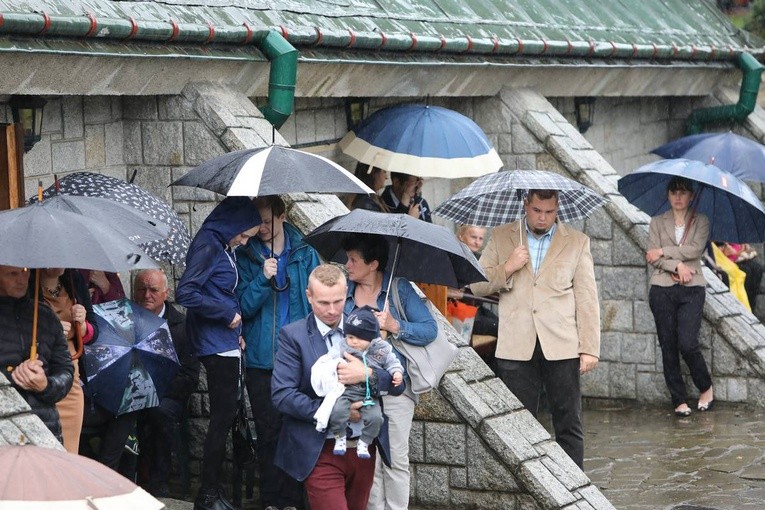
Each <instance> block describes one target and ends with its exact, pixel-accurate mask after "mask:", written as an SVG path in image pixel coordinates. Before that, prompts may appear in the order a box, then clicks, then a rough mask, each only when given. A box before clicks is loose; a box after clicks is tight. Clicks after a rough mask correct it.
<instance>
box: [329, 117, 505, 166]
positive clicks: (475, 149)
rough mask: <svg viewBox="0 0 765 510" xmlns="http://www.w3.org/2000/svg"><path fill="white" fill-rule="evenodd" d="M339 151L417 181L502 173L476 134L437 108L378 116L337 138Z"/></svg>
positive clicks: (459, 119) (482, 136)
mask: <svg viewBox="0 0 765 510" xmlns="http://www.w3.org/2000/svg"><path fill="white" fill-rule="evenodd" d="M340 148H341V149H342V150H343V152H344V153H345V154H348V155H349V156H351V157H353V158H355V159H357V160H358V161H361V162H362V163H366V164H368V165H370V166H373V167H376V168H382V169H383V170H387V171H389V172H401V173H405V174H410V175H416V176H419V177H446V178H449V179H453V178H458V177H480V176H481V175H485V174H488V173H492V172H496V171H498V170H499V169H500V168H502V160H501V159H500V158H499V156H498V155H497V151H495V150H494V148H493V147H492V145H491V142H489V139H488V138H486V135H485V134H484V132H483V131H482V130H481V128H480V127H478V125H477V124H476V123H475V122H473V121H472V120H471V119H469V118H467V117H465V116H464V115H462V114H460V113H457V112H455V111H454V110H449V109H447V108H441V107H440V106H428V105H421V104H407V105H399V106H390V107H388V108H384V109H382V110H378V111H376V112H375V113H373V114H372V115H370V116H369V118H367V119H365V120H364V121H363V122H362V123H361V124H360V125H359V126H358V128H356V129H354V130H353V131H350V132H349V133H348V134H347V135H346V136H345V137H343V139H342V140H340Z"/></svg>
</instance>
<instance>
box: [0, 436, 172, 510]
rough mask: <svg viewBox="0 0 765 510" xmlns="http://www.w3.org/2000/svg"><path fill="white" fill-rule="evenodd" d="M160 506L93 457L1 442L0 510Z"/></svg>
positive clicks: (149, 509) (150, 508) (125, 509)
mask: <svg viewBox="0 0 765 510" xmlns="http://www.w3.org/2000/svg"><path fill="white" fill-rule="evenodd" d="M137 508H140V509H141V510H155V509H156V510H159V509H161V508H165V505H164V504H162V502H160V501H158V500H157V499H155V498H154V497H152V496H151V495H150V494H149V493H148V492H146V491H145V490H143V489H141V488H140V487H138V486H137V485H136V484H134V483H133V482H131V481H130V480H128V479H127V478H125V477H123V476H122V475H120V474H119V473H117V472H115V471H112V470H111V469H109V468H108V467H106V466H104V465H103V464H100V463H98V462H96V461H95V460H92V459H89V458H87V457H82V456H79V455H74V454H72V453H68V452H65V451H61V450H54V449H52V448H43V447H40V446H33V445H29V444H27V445H22V446H17V445H13V446H0V510H10V509H13V510H47V509H50V510H54V509H55V510H135V509H137Z"/></svg>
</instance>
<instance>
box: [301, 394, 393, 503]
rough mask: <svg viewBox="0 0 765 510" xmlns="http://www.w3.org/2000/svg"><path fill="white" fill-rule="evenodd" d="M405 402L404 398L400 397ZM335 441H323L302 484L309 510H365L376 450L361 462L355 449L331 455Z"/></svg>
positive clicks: (372, 479) (371, 447)
mask: <svg viewBox="0 0 765 510" xmlns="http://www.w3.org/2000/svg"><path fill="white" fill-rule="evenodd" d="M401 398H406V397H401ZM334 446H335V442H334V440H330V441H326V442H325V443H324V447H323V448H322V449H321V454H319V460H318V461H317V462H316V466H314V468H313V471H311V474H310V475H308V478H306V481H305V488H306V490H307V491H308V501H309V502H310V504H311V510H365V509H366V507H367V502H369V491H370V490H372V482H373V481H374V478H375V461H376V458H375V457H376V450H375V446H374V445H372V446H370V447H369V454H370V455H371V456H372V458H370V459H360V458H359V457H358V456H357V455H356V450H355V448H349V449H348V451H347V452H346V453H345V455H334V454H333V453H332V449H333V448H334Z"/></svg>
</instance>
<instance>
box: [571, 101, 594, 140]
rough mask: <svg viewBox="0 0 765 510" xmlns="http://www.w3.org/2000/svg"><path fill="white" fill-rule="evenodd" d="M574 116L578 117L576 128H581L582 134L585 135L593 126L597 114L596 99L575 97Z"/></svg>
mask: <svg viewBox="0 0 765 510" xmlns="http://www.w3.org/2000/svg"><path fill="white" fill-rule="evenodd" d="M574 114H575V115H576V127H577V128H579V132H580V133H582V134H584V133H585V132H586V131H587V130H588V129H590V126H592V119H593V117H594V114H595V98H594V97H575V98H574Z"/></svg>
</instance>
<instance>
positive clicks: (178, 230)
mask: <svg viewBox="0 0 765 510" xmlns="http://www.w3.org/2000/svg"><path fill="white" fill-rule="evenodd" d="M58 185H59V189H58V190H56V188H55V185H54V186H50V187H49V188H47V189H46V190H45V192H44V193H43V197H44V198H50V197H52V196H54V195H81V196H87V197H101V198H108V199H110V200H114V201H115V202H119V203H121V204H125V205H128V206H130V207H133V208H135V209H138V210H139V211H141V212H143V213H145V214H147V215H149V216H151V217H152V218H154V219H155V220H159V221H161V222H162V223H164V224H166V225H168V226H169V227H170V235H168V236H167V237H166V238H164V239H159V240H157V241H149V242H147V243H143V244H142V245H141V247H142V248H143V249H144V250H145V251H146V253H147V254H148V255H149V256H150V257H152V258H153V259H155V260H163V261H168V262H171V263H173V264H177V263H178V262H182V261H183V260H184V259H185V258H186V252H187V251H188V249H189V244H190V243H191V236H189V231H188V229H187V228H186V224H185V223H184V222H183V220H181V218H180V217H179V216H178V213H177V212H175V211H174V210H173V208H172V206H170V204H168V203H167V202H165V201H164V200H161V199H160V198H158V197H156V196H154V195H153V194H151V193H149V192H148V191H146V190H145V189H143V188H142V187H140V186H138V185H136V184H133V183H130V182H127V181H124V180H122V179H117V178H114V177H109V176H108V175H101V174H95V173H91V172H75V173H73V174H69V175H67V176H65V177H63V178H61V179H60V180H59V182H58ZM34 200H35V199H33V201H34ZM56 267H60V266H56ZM91 269H95V268H91Z"/></svg>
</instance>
